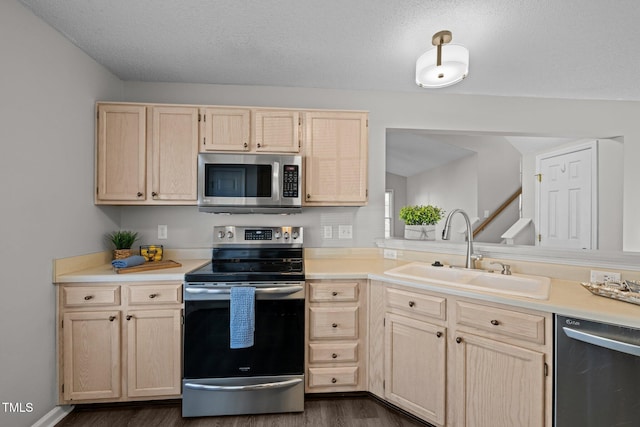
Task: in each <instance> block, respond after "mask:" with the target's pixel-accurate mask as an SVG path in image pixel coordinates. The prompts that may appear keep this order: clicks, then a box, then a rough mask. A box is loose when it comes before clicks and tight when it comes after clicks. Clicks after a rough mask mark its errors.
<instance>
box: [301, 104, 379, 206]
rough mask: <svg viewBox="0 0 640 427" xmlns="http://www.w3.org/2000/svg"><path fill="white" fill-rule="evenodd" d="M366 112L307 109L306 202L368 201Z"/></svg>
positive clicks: (356, 203) (349, 203) (360, 203)
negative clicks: (308, 110)
mask: <svg viewBox="0 0 640 427" xmlns="http://www.w3.org/2000/svg"><path fill="white" fill-rule="evenodd" d="M367 116H368V115H367V113H364V112H341V111H336V112H330V111H323V112H320V111H318V112H315V111H314V112H307V113H304V127H305V132H304V144H303V145H304V157H305V158H304V167H305V197H304V201H303V204H304V205H305V206H363V205H366V204H367V196H368V194H367V158H368V151H367V147H368V119H367Z"/></svg>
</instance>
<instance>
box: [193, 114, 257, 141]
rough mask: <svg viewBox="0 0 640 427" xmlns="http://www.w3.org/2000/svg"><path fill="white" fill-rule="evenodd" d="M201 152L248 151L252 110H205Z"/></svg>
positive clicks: (202, 124)
mask: <svg viewBox="0 0 640 427" xmlns="http://www.w3.org/2000/svg"><path fill="white" fill-rule="evenodd" d="M200 113H201V115H202V117H201V120H202V123H201V125H200V126H201V129H202V135H201V138H200V151H248V150H249V137H250V135H251V132H250V126H251V110H249V109H243V108H203V109H201V110H200Z"/></svg>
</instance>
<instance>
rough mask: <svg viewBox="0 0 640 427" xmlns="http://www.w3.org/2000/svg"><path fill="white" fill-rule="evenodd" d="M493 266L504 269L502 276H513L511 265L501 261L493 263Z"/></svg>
mask: <svg viewBox="0 0 640 427" xmlns="http://www.w3.org/2000/svg"><path fill="white" fill-rule="evenodd" d="M491 265H500V266H501V267H502V271H501V272H500V274H505V275H507V276H510V275H511V266H510V265H509V264H503V263H501V262H500V261H496V262H492V263H491Z"/></svg>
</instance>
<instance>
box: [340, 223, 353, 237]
mask: <svg viewBox="0 0 640 427" xmlns="http://www.w3.org/2000/svg"><path fill="white" fill-rule="evenodd" d="M352 238H353V226H351V225H339V226H338V239H352Z"/></svg>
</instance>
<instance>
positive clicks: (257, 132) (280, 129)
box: [252, 110, 300, 153]
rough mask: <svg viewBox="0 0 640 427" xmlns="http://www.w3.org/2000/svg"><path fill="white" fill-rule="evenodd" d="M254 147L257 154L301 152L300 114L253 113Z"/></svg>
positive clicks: (282, 112)
mask: <svg viewBox="0 0 640 427" xmlns="http://www.w3.org/2000/svg"><path fill="white" fill-rule="evenodd" d="M252 130H253V134H252V135H253V146H254V148H255V150H256V151H257V152H279V153H297V152H299V151H300V113H299V112H297V111H287V110H282V111H267V110H254V111H253V129H252Z"/></svg>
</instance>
